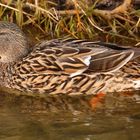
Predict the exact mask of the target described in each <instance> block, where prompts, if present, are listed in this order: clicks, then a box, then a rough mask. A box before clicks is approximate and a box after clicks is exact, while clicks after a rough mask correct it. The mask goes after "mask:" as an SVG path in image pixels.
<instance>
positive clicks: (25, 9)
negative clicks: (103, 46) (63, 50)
mask: <svg viewBox="0 0 140 140" xmlns="http://www.w3.org/2000/svg"><path fill="white" fill-rule="evenodd" d="M126 1H127V0H126ZM71 3H73V5H74V9H73V10H56V9H55V8H54V7H53V6H55V3H53V2H52V1H43V0H40V1H38V0H35V2H34V3H30V1H29V0H28V1H26V2H25V1H23V0H17V1H14V0H10V1H9V0H8V2H7V0H3V1H2V2H0V19H1V20H7V21H10V22H15V23H17V24H18V25H19V26H20V27H23V28H24V27H26V28H25V29H26V32H28V33H31V34H33V33H36V32H37V33H36V34H37V35H36V39H37V40H39V39H40V38H42V37H44V36H45V37H47V38H49V39H51V38H58V37H63V36H70V37H74V38H87V39H91V40H103V41H106V42H109V41H111V42H117V43H120V44H122V43H123V44H124V43H125V44H130V43H131V44H133V45H137V46H139V45H140V35H139V34H140V10H135V9H133V7H131V8H129V9H125V10H124V11H123V13H122V12H118V13H115V12H116V11H115V12H114V13H113V11H111V12H112V13H111V12H109V18H108V15H107V16H106V15H104V14H103V13H104V12H103V11H101V10H97V9H95V8H94V7H95V5H96V2H95V3H93V4H92V5H90V6H89V5H87V4H86V5H84V4H83V5H84V6H81V5H80V4H79V3H78V2H77V0H72V2H71ZM119 10H120V9H119ZM110 13H111V14H110ZM29 27H33V28H32V29H33V30H31V28H29ZM28 28H29V29H30V30H28ZM33 36H34V35H33Z"/></svg>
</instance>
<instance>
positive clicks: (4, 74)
mask: <svg viewBox="0 0 140 140" xmlns="http://www.w3.org/2000/svg"><path fill="white" fill-rule="evenodd" d="M12 65H13V64H7V63H0V68H1V70H0V86H2V87H10V84H9V83H11V82H10V79H11V75H12V73H11V67H12Z"/></svg>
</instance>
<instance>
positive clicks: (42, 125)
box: [0, 91, 140, 140]
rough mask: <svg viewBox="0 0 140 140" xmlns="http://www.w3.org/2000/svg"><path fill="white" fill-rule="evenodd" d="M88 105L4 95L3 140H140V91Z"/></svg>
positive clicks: (0, 96)
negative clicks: (93, 105)
mask: <svg viewBox="0 0 140 140" xmlns="http://www.w3.org/2000/svg"><path fill="white" fill-rule="evenodd" d="M7 95H8V96H7ZM56 98H57V97H56ZM62 98H63V97H62ZM88 101H89V98H87V97H80V98H78V97H65V98H63V99H62V100H61V98H57V99H55V98H50V97H49V98H48V99H45V98H39V97H36V98H35V97H30V96H23V95H16V96H15V95H13V94H8V93H6V92H1V93H0V140H58V139H60V140H140V91H137V92H133V93H125V94H120V93H111V94H107V95H106V96H105V97H104V99H103V100H102V101H101V102H100V104H99V105H98V106H97V107H96V108H91V106H90V105H89V103H88Z"/></svg>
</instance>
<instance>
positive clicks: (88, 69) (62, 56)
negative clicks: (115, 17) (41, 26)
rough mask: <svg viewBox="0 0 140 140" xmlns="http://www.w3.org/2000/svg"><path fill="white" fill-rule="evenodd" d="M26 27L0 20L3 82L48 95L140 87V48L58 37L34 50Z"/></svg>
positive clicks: (1, 82) (1, 79)
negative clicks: (21, 27)
mask: <svg viewBox="0 0 140 140" xmlns="http://www.w3.org/2000/svg"><path fill="white" fill-rule="evenodd" d="M29 48H30V47H29V46H28V42H27V39H26V37H25V36H24V34H23V33H22V31H21V30H20V29H19V28H18V27H17V26H16V25H15V24H13V23H7V22H0V65H1V70H0V85H1V86H5V87H9V88H14V89H19V90H21V91H29V92H39V93H46V94H59V93H61V94H70V95H76V94H96V93H98V92H99V91H101V90H103V88H104V90H105V91H107V92H112V91H121V90H125V89H129V88H140V63H138V61H135V60H136V58H138V56H140V50H139V49H137V48H133V49H132V48H126V47H119V46H117V45H115V44H108V43H102V42H87V41H84V40H72V39H67V40H62V39H53V40H50V41H43V42H41V43H40V44H37V45H36V46H35V47H33V49H29Z"/></svg>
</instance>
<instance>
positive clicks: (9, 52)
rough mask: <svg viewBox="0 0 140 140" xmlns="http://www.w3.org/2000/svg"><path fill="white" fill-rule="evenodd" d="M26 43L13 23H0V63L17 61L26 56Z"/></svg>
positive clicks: (23, 36) (21, 33)
mask: <svg viewBox="0 0 140 140" xmlns="http://www.w3.org/2000/svg"><path fill="white" fill-rule="evenodd" d="M28 48H29V46H28V41H27V39H26V37H25V35H24V34H23V32H22V31H21V30H20V28H19V27H18V26H17V25H16V24H14V23H8V22H3V21H1V22H0V63H2V64H7V63H12V62H16V61H19V60H20V59H21V58H23V57H24V56H26V55H27V54H28Z"/></svg>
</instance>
